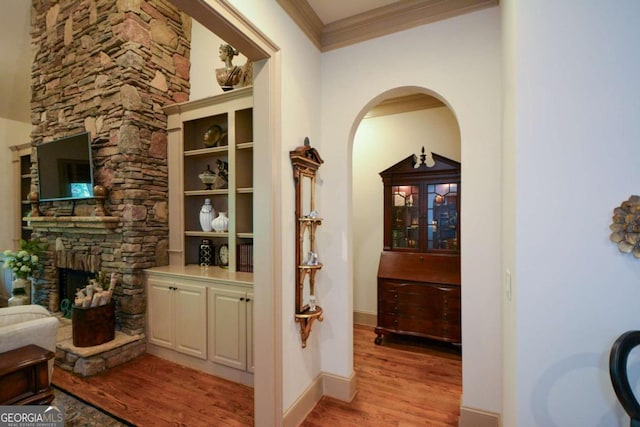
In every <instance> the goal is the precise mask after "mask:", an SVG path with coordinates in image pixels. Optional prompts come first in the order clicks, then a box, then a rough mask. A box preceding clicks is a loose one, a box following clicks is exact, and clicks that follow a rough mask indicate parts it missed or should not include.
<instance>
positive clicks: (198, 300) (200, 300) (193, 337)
mask: <svg viewBox="0 0 640 427" xmlns="http://www.w3.org/2000/svg"><path fill="white" fill-rule="evenodd" d="M173 294H174V298H175V348H176V350H178V351H180V352H182V353H185V354H189V355H191V356H195V357H199V358H200V359H206V358H207V330H206V324H207V320H206V319H207V288H206V287H204V286H196V285H187V284H184V283H176V284H175V289H174V291H173Z"/></svg>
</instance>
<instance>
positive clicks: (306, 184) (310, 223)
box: [289, 138, 323, 348]
mask: <svg viewBox="0 0 640 427" xmlns="http://www.w3.org/2000/svg"><path fill="white" fill-rule="evenodd" d="M289 157H290V159H291V165H292V166H293V181H294V183H295V191H296V206H295V209H296V212H295V215H296V314H295V321H296V322H297V323H299V324H300V336H301V338H302V348H305V347H306V346H307V338H309V334H310V333H311V325H312V324H313V322H314V320H316V319H318V320H319V321H320V322H322V320H323V317H322V314H323V313H322V308H321V307H320V306H318V305H317V304H316V290H315V279H316V274H317V273H318V272H319V271H320V270H321V269H322V263H320V262H319V261H318V253H317V252H316V245H315V234H316V230H317V228H318V226H319V225H321V224H322V219H321V218H319V217H318V214H317V212H316V210H315V184H316V173H317V171H318V168H319V167H320V165H321V164H322V163H323V160H322V159H321V158H320V155H319V154H318V151H317V150H316V149H315V148H312V147H311V146H310V144H309V138H305V140H304V145H302V146H300V147H297V148H296V149H295V150H293V151H290V152H289Z"/></svg>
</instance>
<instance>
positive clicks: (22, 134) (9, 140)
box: [0, 117, 31, 250]
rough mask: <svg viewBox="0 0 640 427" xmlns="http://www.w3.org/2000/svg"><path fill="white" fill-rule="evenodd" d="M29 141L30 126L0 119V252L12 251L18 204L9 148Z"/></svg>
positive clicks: (11, 155)
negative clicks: (14, 215) (0, 201)
mask: <svg viewBox="0 0 640 427" xmlns="http://www.w3.org/2000/svg"><path fill="white" fill-rule="evenodd" d="M29 141H31V124H30V123H24V122H17V121H15V120H9V119H5V118H2V117H0V152H1V153H2V154H0V194H3V195H4V197H3V203H2V211H3V215H2V220H1V221H0V250H4V249H14V246H13V244H14V242H13V238H14V235H13V230H14V226H15V223H14V218H13V212H14V210H15V209H16V205H17V203H18V201H17V200H14V198H15V197H14V194H15V193H14V186H15V185H19V183H16V182H15V180H14V176H13V162H12V159H13V153H12V152H11V150H10V149H9V147H11V146H14V145H22V144H26V143H28V142H29Z"/></svg>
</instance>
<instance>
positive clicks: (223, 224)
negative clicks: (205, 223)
mask: <svg viewBox="0 0 640 427" xmlns="http://www.w3.org/2000/svg"><path fill="white" fill-rule="evenodd" d="M211 226H212V227H213V230H214V231H227V230H228V229H229V217H227V213H226V212H220V213H219V214H218V216H217V217H216V219H214V220H213V221H211Z"/></svg>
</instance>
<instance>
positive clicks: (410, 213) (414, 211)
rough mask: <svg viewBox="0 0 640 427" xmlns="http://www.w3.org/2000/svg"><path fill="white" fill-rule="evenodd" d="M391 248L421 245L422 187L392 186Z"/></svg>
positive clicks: (417, 246)
mask: <svg viewBox="0 0 640 427" xmlns="http://www.w3.org/2000/svg"><path fill="white" fill-rule="evenodd" d="M391 197H392V201H391V206H392V218H391V236H392V239H391V248H392V249H417V248H419V246H420V187H419V186H417V185H394V186H392V187H391Z"/></svg>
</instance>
